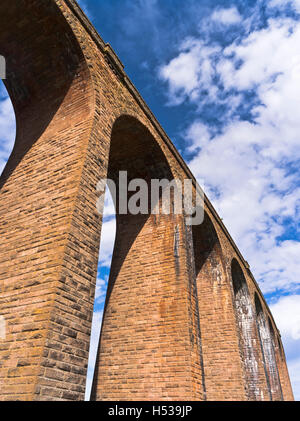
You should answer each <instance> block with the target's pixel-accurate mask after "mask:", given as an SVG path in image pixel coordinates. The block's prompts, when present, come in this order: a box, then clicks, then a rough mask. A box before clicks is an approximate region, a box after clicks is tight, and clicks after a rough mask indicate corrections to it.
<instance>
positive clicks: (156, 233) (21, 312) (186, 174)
mask: <svg viewBox="0 0 300 421" xmlns="http://www.w3.org/2000/svg"><path fill="white" fill-rule="evenodd" d="M0 23H1V24H0V28H1V30H0V54H1V55H3V56H4V57H5V58H6V62H7V79H6V80H5V84H6V87H7V90H8V92H9V95H10V97H11V100H12V103H13V106H14V110H15V115H16V124H17V134H16V141H15V146H14V149H13V152H12V154H11V156H10V158H9V160H8V163H7V165H6V167H5V169H4V172H3V174H2V176H1V179H0V238H1V242H0V323H1V335H0V399H1V400H27V401H28V400H73V401H78V400H83V399H84V392H85V382H86V372H87V362H88V354H89V342H90V333H91V320H92V313H93V302H94V293H95V282H96V276H97V264H98V252H99V243H100V233H101V223H102V217H101V215H99V213H98V212H97V209H96V206H95V204H96V201H97V197H98V194H99V192H97V191H96V187H95V186H96V185H97V182H98V181H99V180H100V179H103V178H104V179H105V178H106V177H109V178H112V179H115V180H116V179H117V173H118V172H119V171H127V173H128V177H129V179H135V178H143V179H145V180H148V181H149V180H151V179H153V178H165V179H169V180H171V179H173V178H176V179H179V180H182V181H183V180H185V179H192V180H193V184H194V188H196V185H197V184H196V180H195V179H194V177H193V175H192V174H191V173H190V171H189V169H188V167H187V165H186V164H185V162H184V161H183V159H182V158H181V156H180V155H179V153H178V152H177V151H176V149H175V147H174V146H173V144H172V142H171V141H170V139H169V138H168V136H167V135H166V133H165V132H164V131H163V129H162V128H161V126H160V125H159V123H158V122H157V120H156V118H155V117H154V115H153V114H152V112H151V111H150V109H149V108H148V107H147V105H146V104H145V102H144V101H143V99H142V98H141V96H140V95H139V93H138V92H137V90H136V88H135V87H134V85H133V84H132V83H131V81H130V80H129V78H128V77H127V75H126V73H125V72H124V68H123V65H122V63H121V61H120V60H119V58H118V57H117V56H116V54H115V53H114V51H113V50H112V48H111V47H110V45H109V44H106V43H104V42H103V40H102V39H101V38H100V36H99V35H98V34H97V32H96V31H95V29H94V28H93V26H92V25H91V23H90V22H89V21H88V19H87V18H86V16H85V15H84V13H83V12H82V10H81V9H80V8H79V6H78V5H77V3H76V2H75V1H74V0H43V1H40V0H1V3H0ZM116 213H117V235H116V243H115V249H114V253H113V260H112V267H111V274H110V280H109V286H108V293H107V299H106V303H105V310H104V318H103V325H102V331H101V340H100V343H99V349H98V358H97V364H96V371H95V376H94V382H93V391H92V399H93V400H129V401H130V400H161V401H164V400H165V401H167V400H195V401H196V400H210V401H216V400H242V401H243V400H293V393H292V389H291V385H290V380H289V375H288V370H287V365H286V360H285V355H284V350H283V346H282V342H281V338H280V333H279V331H278V329H277V327H276V324H275V322H274V320H273V317H272V315H271V313H270V310H269V308H268V306H267V304H266V302H265V300H264V297H263V296H262V293H261V292H260V290H259V287H258V285H257V283H256V282H255V279H254V278H253V276H252V274H251V271H250V268H249V265H248V264H247V262H246V261H245V260H244V258H243V257H242V255H241V254H240V252H239V250H238V248H237V246H236V245H235V243H234V242H233V240H232V238H231V237H230V235H229V233H228V231H227V230H226V228H225V226H224V225H223V223H222V221H221V219H220V218H219V216H218V215H217V213H216V211H215V210H214V208H213V206H212V205H211V203H210V202H209V200H208V198H207V197H206V196H205V200H204V214H205V217H204V221H203V223H202V224H200V225H194V226H190V225H188V224H187V223H186V217H185V215H184V214H181V215H180V214H175V213H173V214H171V215H152V214H149V215H136V216H133V215H131V216H130V215H123V214H121V213H120V212H118V210H117V212H116Z"/></svg>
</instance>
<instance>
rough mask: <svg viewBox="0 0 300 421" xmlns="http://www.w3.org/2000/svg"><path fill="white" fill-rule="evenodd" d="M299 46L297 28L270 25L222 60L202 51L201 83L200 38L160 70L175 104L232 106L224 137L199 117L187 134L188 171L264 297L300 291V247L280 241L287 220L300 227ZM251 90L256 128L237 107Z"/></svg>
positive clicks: (224, 53)
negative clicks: (210, 202) (204, 66)
mask: <svg viewBox="0 0 300 421" xmlns="http://www.w3.org/2000/svg"><path fill="white" fill-rule="evenodd" d="M182 45H184V44H182ZM298 45H300V25H299V24H298V22H295V21H293V20H290V19H279V20H277V21H275V20H269V22H268V25H267V27H266V28H265V29H262V30H257V31H254V32H252V33H251V34H250V35H248V36H247V37H246V38H245V39H244V40H243V41H242V42H240V43H239V44H237V43H233V44H232V45H230V46H229V47H227V48H226V49H224V50H222V51H220V53H219V54H218V55H216V54H215V52H216V51H218V47H216V46H214V48H211V47H209V46H206V47H205V46H204V51H205V53H204V54H205V60H206V62H208V64H207V68H209V69H210V70H211V71H212V74H211V75H210V77H207V78H206V79H204V78H202V77H199V75H201V72H202V70H201V66H202V62H203V60H202V59H198V60H196V58H195V57H196V56H197V54H196V51H198V50H199V51H200V50H201V49H202V48H203V41H202V40H201V39H194V40H192V39H190V38H189V39H188V43H187V46H188V49H187V50H186V51H182V46H181V49H180V52H179V54H178V56H177V57H175V58H174V59H173V60H172V61H171V62H170V63H168V64H167V65H166V66H164V67H162V68H161V70H160V76H161V75H162V74H163V75H164V76H165V78H164V80H165V81H167V82H168V86H169V98H170V100H171V102H173V104H174V103H176V101H174V96H175V99H176V95H177V99H179V100H180V99H182V92H184V95H185V99H188V100H189V101H191V102H192V103H194V104H195V105H196V106H197V107H198V110H201V104H203V97H202V96H201V95H199V93H200V92H202V91H203V89H206V90H207V92H208V95H207V96H206V98H205V99H204V102H205V103H211V104H218V103H219V104H223V105H224V103H226V102H227V103H228V106H227V111H226V112H227V124H226V125H225V126H224V127H223V132H222V133H221V134H218V135H216V136H214V135H213V130H212V128H211V127H210V126H208V125H207V124H206V123H205V122H203V120H201V119H200V118H199V119H197V120H195V121H194V122H192V123H191V125H190V127H189V129H188V130H187V131H186V133H185V135H186V136H185V137H186V138H187V139H188V146H189V150H190V151H197V153H196V154H195V155H194V158H193V159H192V160H191V162H190V167H191V169H192V171H193V173H194V174H195V176H196V177H197V178H199V179H203V180H204V181H205V189H206V191H207V193H208V195H209V197H211V198H212V200H213V203H214V204H215V206H216V208H217V210H218V211H219V213H220V215H221V217H223V219H224V222H225V224H226V225H227V227H228V228H229V232H230V233H231V234H232V235H233V237H234V239H235V240H236V241H237V243H238V246H239V248H240V249H241V251H242V252H243V254H244V256H245V257H246V259H247V260H248V261H249V262H250V264H251V263H252V265H253V271H254V273H255V275H256V277H257V278H258V280H259V281H260V285H261V287H262V289H263V291H264V292H271V291H275V290H277V289H285V290H287V291H293V290H295V289H296V288H297V287H298V288H299V286H300V275H299V274H300V260H299V258H298V256H299V251H300V243H299V242H298V241H296V240H294V239H293V240H289V241H281V242H280V241H278V240H277V238H278V237H280V236H281V235H283V234H284V232H285V226H284V223H286V218H290V220H291V221H294V222H291V223H294V226H295V228H294V230H295V233H296V231H297V223H296V221H299V210H300V187H299V179H298V176H297V173H295V172H294V173H291V172H290V169H291V168H292V166H293V165H294V166H295V168H298V161H299V160H300V149H299V141H300V119H299V116H298V110H299V107H300V52H299V49H298V47H297V46H298ZM183 56H184V61H183V62H182V66H183V67H184V63H189V62H190V61H189V60H190V59H191V61H192V62H193V63H194V67H192V74H193V75H194V76H193V79H192V80H193V83H192V87H191V85H190V83H191V82H189V84H187V83H186V81H185V78H181V72H179V73H177V67H176V66H173V64H174V63H176V60H179V62H181V60H182V57H183ZM190 71H191V68H190V69H189V72H190ZM182 72H183V70H182ZM214 77H215V79H216V77H217V78H219V80H220V81H221V82H222V86H220V85H219V86H218V88H216V86H214V90H213V89H212V88H211V87H210V86H209V85H213V80H215V79H213V78H214ZM251 89H252V90H253V93H255V95H256V99H257V102H256V103H255V104H254V105H253V106H252V109H251V112H252V122H251V121H242V120H240V119H239V118H238V117H237V114H236V113H237V107H239V106H240V105H241V104H243V102H244V101H245V99H244V97H243V94H244V92H249V90H251ZM195 92H196V93H198V95H195ZM210 92H212V93H213V94H212V95H210ZM224 92H225V93H227V97H225V99H224ZM180 95H181V96H180ZM179 102H180V101H179ZM257 104H259V105H257ZM250 105H251V104H250ZM250 108H251V107H250Z"/></svg>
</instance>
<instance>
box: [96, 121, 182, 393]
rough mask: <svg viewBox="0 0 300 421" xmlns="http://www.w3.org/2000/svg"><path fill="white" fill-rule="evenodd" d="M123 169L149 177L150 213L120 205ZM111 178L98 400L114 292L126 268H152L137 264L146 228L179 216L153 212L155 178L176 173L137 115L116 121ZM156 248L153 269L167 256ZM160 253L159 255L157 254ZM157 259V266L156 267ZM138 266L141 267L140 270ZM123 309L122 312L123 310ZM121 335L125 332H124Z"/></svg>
mask: <svg viewBox="0 0 300 421" xmlns="http://www.w3.org/2000/svg"><path fill="white" fill-rule="evenodd" d="M120 171H124V172H127V183H130V181H132V180H134V179H142V180H145V181H146V183H147V186H148V193H149V196H148V203H149V206H148V213H147V214H145V215H143V214H138V215H131V214H130V213H128V214H121V212H120V209H119V173H120ZM107 178H108V179H110V180H113V181H114V183H115V185H116V192H117V194H116V202H115V209H116V239H115V246H114V251H113V256H112V262H111V269H110V276H109V282H108V288H107V295H106V300H105V306H104V312H103V325H102V329H101V334H100V341H99V347H98V353H97V354H98V357H97V361H96V366H95V373H94V380H93V386H92V392H91V400H96V399H97V398H98V396H97V393H99V392H97V390H98V389H99V387H101V385H100V383H99V381H100V379H99V360H101V358H104V359H105V358H107V357H106V355H104V356H103V347H102V343H103V335H104V334H105V333H104V332H105V329H106V327H105V326H106V323H108V324H110V323H114V321H113V322H112V312H114V311H115V309H114V304H113V302H112V303H111V301H112V300H111V296H112V294H113V292H114V291H115V290H117V293H118V291H120V294H121V295H122V294H123V291H122V288H123V286H122V285H124V288H125V289H126V285H125V284H126V278H125V279H124V276H125V275H124V271H125V274H126V273H128V270H129V271H130V275H132V274H133V275H134V276H135V277H136V279H137V282H138V280H139V279H141V278H142V277H143V276H146V277H147V275H146V273H147V271H148V272H149V270H150V267H149V268H147V267H146V266H145V273H144V274H143V273H140V272H139V270H140V269H135V266H136V267H139V268H140V265H136V264H135V263H136V260H137V261H138V260H140V259H143V257H142V256H143V253H145V252H144V250H142V249H141V248H142V245H141V240H140V236H141V235H145V234H143V233H144V231H145V230H147V229H149V226H150V227H152V228H151V230H152V229H153V230H154V231H155V229H156V228H157V229H159V227H160V226H161V225H163V226H164V225H165V226H166V227H168V226H169V227H170V229H174V227H175V219H176V217H175V215H173V214H171V215H161V214H160V215H152V214H151V210H152V209H151V190H150V186H151V180H152V179H160V180H161V179H166V180H169V181H171V180H173V178H174V177H173V174H172V170H171V167H170V164H169V163H168V161H167V158H166V156H165V154H164V152H163V150H162V149H161V146H160V145H159V144H158V142H157V141H156V140H155V138H154V137H153V135H152V134H151V133H150V131H149V130H148V128H146V126H145V125H144V124H142V123H141V122H140V121H139V120H137V119H136V118H135V117H132V116H129V115H123V116H121V117H119V118H118V119H117V120H116V121H115V123H114V125H113V128H112V134H111V146H110V153H109V163H108V174H107ZM132 194H135V192H130V193H128V200H129V199H130V197H131V195H132ZM161 199H162V191H161V192H160V196H159V201H160V205H161ZM148 246H151V237H150V239H149V244H148ZM146 247H147V245H146V244H145V248H146ZM151 250H152V249H151ZM153 251H154V252H155V253H156V254H155V253H154V254H153V256H150V261H152V260H153V265H152V267H153V269H152V272H155V270H156V269H157V267H159V265H160V264H161V261H162V260H163V259H164V258H165V257H164V251H163V250H156V249H155V248H154V249H153ZM129 253H130V255H129ZM156 255H157V256H158V257H155V256H156ZM146 257H147V256H145V257H144V258H146ZM135 259H136V260H135ZM151 259H152V260H151ZM146 262H147V258H146ZM146 262H145V263H146ZM155 262H156V265H157V267H155ZM148 263H149V262H148ZM124 264H125V269H124ZM128 267H130V269H128ZM135 270H137V272H136V273H135ZM126 271H127V272H126ZM139 282H141V281H139ZM142 283H145V285H147V278H146V279H145V280H144V281H143V282H142ZM137 299H138V296H137ZM133 306H134V305H133ZM137 311H138V310H137ZM120 313H121V314H122V312H120ZM107 320H108V322H107ZM117 323H118V322H117ZM122 328H123V326H122V327H121V329H122ZM120 335H121V336H122V334H121V333H120ZM115 345H116V347H118V346H120V347H121V348H122V345H119V344H117V343H116V342H115ZM104 346H105V343H104ZM121 352H122V351H121ZM104 354H105V350H104ZM153 355H154V354H153ZM125 364H126V363H125ZM101 393H103V392H101Z"/></svg>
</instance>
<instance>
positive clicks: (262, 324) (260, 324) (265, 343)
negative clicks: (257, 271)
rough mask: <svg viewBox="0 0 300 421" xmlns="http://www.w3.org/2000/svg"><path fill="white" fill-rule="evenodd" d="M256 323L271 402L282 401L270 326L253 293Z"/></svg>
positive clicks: (258, 300) (258, 299) (256, 295)
mask: <svg viewBox="0 0 300 421" xmlns="http://www.w3.org/2000/svg"><path fill="white" fill-rule="evenodd" d="M254 301H255V310H256V322H257V328H258V332H259V340H260V344H261V349H262V353H263V358H264V364H265V371H266V378H267V383H268V387H269V393H270V399H271V400H282V399H283V397H282V391H281V385H280V380H279V376H278V367H277V363H276V357H275V353H274V347H273V343H272V337H271V332H270V326H269V325H268V323H267V321H266V318H265V314H264V311H263V308H262V304H261V301H260V298H259V297H258V294H257V293H255V297H254Z"/></svg>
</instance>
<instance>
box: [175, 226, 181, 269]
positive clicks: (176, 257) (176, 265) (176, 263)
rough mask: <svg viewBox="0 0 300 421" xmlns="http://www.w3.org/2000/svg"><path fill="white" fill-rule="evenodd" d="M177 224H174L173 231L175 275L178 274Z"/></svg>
mask: <svg viewBox="0 0 300 421" xmlns="http://www.w3.org/2000/svg"><path fill="white" fill-rule="evenodd" d="M179 239H180V237H179V226H178V225H176V227H175V231H174V257H175V270H176V275H177V276H179V272H180V271H179Z"/></svg>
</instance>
